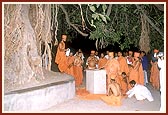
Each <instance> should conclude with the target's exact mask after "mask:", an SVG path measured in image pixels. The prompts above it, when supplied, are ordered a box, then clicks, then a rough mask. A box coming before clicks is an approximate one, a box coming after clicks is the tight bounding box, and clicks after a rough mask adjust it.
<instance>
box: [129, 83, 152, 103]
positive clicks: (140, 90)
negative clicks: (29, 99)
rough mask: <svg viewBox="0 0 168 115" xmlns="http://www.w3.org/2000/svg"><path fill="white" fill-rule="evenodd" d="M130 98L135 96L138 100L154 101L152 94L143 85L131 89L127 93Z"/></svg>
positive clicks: (136, 85)
mask: <svg viewBox="0 0 168 115" xmlns="http://www.w3.org/2000/svg"><path fill="white" fill-rule="evenodd" d="M126 94H127V95H128V97H129V98H131V97H132V96H133V95H135V97H136V99H137V100H144V99H148V101H153V100H154V99H153V97H152V94H151V92H150V91H149V90H148V89H147V88H146V87H145V86H143V85H140V84H135V86H134V87H133V88H132V89H130V90H129V91H128V92H127V93H126Z"/></svg>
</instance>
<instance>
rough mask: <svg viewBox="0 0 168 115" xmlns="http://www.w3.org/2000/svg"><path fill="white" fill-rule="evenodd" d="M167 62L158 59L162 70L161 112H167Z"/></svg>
mask: <svg viewBox="0 0 168 115" xmlns="http://www.w3.org/2000/svg"><path fill="white" fill-rule="evenodd" d="M165 63H166V62H165V61H164V60H161V59H160V58H159V59H158V67H159V68H160V92H161V96H160V97H161V105H160V111H166V108H165V107H166V104H165V103H166V99H165V95H166V75H165V68H166V67H165V66H166V65H165Z"/></svg>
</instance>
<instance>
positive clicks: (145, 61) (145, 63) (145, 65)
mask: <svg viewBox="0 0 168 115" xmlns="http://www.w3.org/2000/svg"><path fill="white" fill-rule="evenodd" d="M140 58H141V62H142V67H143V72H144V85H145V86H146V84H147V83H148V76H147V70H148V58H147V57H146V52H145V51H141V54H140Z"/></svg>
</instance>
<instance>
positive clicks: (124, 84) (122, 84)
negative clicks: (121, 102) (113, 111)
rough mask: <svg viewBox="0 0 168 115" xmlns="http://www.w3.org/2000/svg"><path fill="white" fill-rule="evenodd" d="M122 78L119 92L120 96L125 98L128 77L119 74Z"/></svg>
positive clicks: (123, 73)
mask: <svg viewBox="0 0 168 115" xmlns="http://www.w3.org/2000/svg"><path fill="white" fill-rule="evenodd" d="M121 76H122V78H121V86H120V87H121V92H122V96H125V95H126V93H127V91H128V76H127V75H126V73H125V72H122V74H121Z"/></svg>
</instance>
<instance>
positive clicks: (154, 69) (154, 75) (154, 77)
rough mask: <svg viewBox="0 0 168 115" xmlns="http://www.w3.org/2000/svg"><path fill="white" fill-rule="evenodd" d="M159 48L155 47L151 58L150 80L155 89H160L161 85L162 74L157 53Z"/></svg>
mask: <svg viewBox="0 0 168 115" xmlns="http://www.w3.org/2000/svg"><path fill="white" fill-rule="evenodd" d="M158 52H159V50H157V49H154V54H153V55H152V60H151V62H150V63H151V70H150V72H151V73H150V82H151V84H152V86H153V88H154V89H156V90H159V87H160V83H159V82H160V76H159V68H158V58H157V57H156V56H157V53H158Z"/></svg>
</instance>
